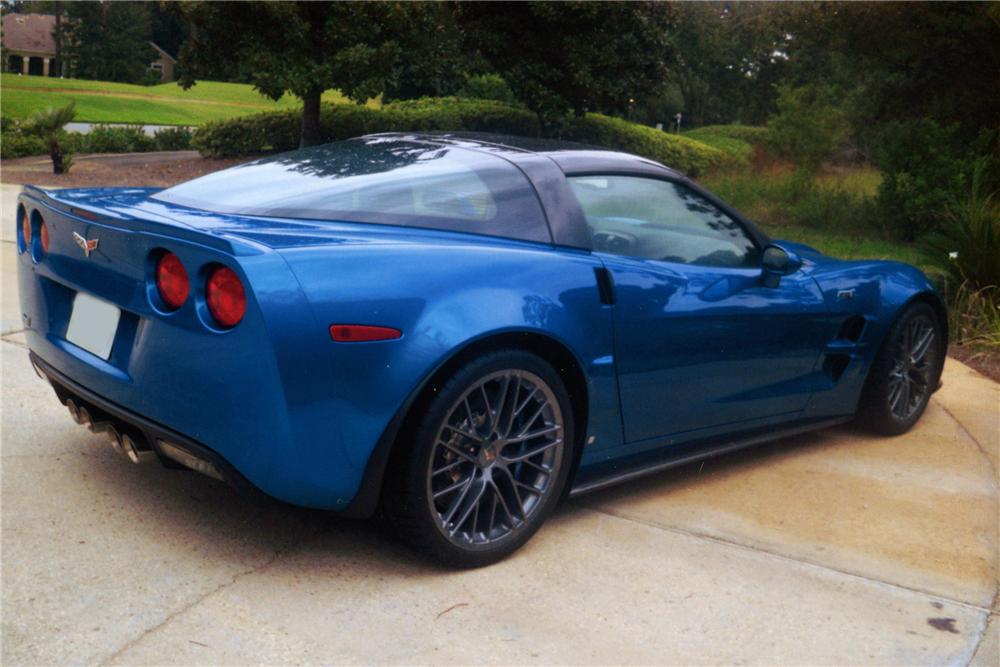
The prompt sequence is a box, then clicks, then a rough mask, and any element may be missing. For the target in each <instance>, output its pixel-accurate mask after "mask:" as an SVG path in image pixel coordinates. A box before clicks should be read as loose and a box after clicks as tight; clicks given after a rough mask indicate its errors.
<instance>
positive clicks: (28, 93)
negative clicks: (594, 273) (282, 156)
mask: <svg viewBox="0 0 1000 667" xmlns="http://www.w3.org/2000/svg"><path fill="white" fill-rule="evenodd" d="M323 100H324V101H326V102H345V101H346V100H345V99H344V97H343V96H342V95H340V94H339V93H338V92H337V91H334V90H330V91H327V92H326V93H324V94H323ZM70 102H75V103H76V120H78V121H88V122H99V123H144V124H150V125H201V124H202V123H205V122H207V121H210V120H219V119H223V118H231V117H233V116H243V115H246V114H251V113H255V112H257V111H273V110H275V109H286V108H293V107H297V106H299V105H300V104H301V103H300V102H299V100H298V99H297V98H295V97H293V96H291V95H285V96H284V97H282V98H281V99H279V100H277V101H273V100H270V99H268V98H266V97H264V96H263V95H260V94H259V93H257V92H256V91H254V90H253V87H252V86H250V85H248V84H242V83H219V82H215V81H201V82H199V83H197V84H196V85H195V86H193V87H192V88H191V89H189V90H182V89H181V87H180V86H178V85H177V84H176V83H163V84H160V85H156V86H136V85H132V84H127V83H111V82H107V81H84V80H82V79H56V78H48V77H40V76H21V75H16V74H3V75H0V113H2V115H3V116H5V117H9V118H27V117H28V116H30V115H31V114H33V113H35V112H36V111H41V110H44V109H46V108H48V107H60V106H65V105H67V104H69V103H70ZM369 104H377V102H376V101H372V102H369Z"/></svg>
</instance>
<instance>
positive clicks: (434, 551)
mask: <svg viewBox="0 0 1000 667" xmlns="http://www.w3.org/2000/svg"><path fill="white" fill-rule="evenodd" d="M572 424H573V420H572V407H571V404H570V400H569V396H568V394H567V392H566V389H565V387H564V386H563V383H562V381H561V380H560V378H559V376H558V374H556V372H555V371H554V370H553V369H552V367H551V366H549V365H548V364H547V363H546V362H545V361H543V360H542V359H540V358H539V357H537V356H535V355H533V354H530V353H527V352H522V351H518V350H503V351H498V352H493V353H490V354H488V355H485V356H483V357H481V358H479V359H476V360H474V361H472V362H471V363H469V364H467V365H466V366H464V367H463V368H461V369H460V370H459V371H457V372H456V373H455V374H454V375H453V376H452V377H451V379H450V380H448V381H447V382H446V383H445V384H444V386H443V387H442V388H441V390H440V391H438V392H437V395H436V396H435V398H434V399H433V400H432V401H431V403H430V405H429V406H428V408H427V410H426V412H425V414H424V415H423V418H422V419H421V420H420V424H419V426H418V427H417V428H416V431H415V437H414V439H413V441H412V442H410V443H403V446H407V444H408V445H409V448H408V450H406V451H405V452H400V456H398V457H397V460H396V461H395V465H396V466H397V470H396V471H395V474H394V475H393V477H392V480H391V484H392V486H393V487H395V488H391V489H388V495H387V498H386V504H387V510H388V513H389V517H390V520H391V521H392V523H393V524H394V526H395V527H396V529H397V532H398V533H399V534H400V536H401V537H402V538H403V540H404V541H405V542H407V543H408V544H410V545H411V546H413V547H415V548H416V549H418V550H420V551H422V552H424V553H426V554H428V555H430V556H431V557H433V558H435V559H436V560H439V561H441V562H444V563H446V564H449V565H453V566H459V567H477V566H481V565H487V564H489V563H493V562H495V561H497V560H500V559H501V558H503V557H505V556H507V555H508V554H510V553H511V552H513V551H514V550H515V549H517V548H518V547H520V546H521V545H523V544H524V543H525V542H526V541H527V540H528V538H530V537H531V536H532V535H533V534H534V532H535V531H536V530H538V528H539V526H540V525H541V524H542V522H543V521H544V520H545V518H546V517H547V516H548V515H549V513H551V511H552V509H553V508H554V507H555V505H556V503H557V502H558V499H559V497H560V495H561V493H562V490H563V487H564V486H565V484H566V478H567V477H568V474H569V469H570V464H571V462H572V449H573V429H572Z"/></svg>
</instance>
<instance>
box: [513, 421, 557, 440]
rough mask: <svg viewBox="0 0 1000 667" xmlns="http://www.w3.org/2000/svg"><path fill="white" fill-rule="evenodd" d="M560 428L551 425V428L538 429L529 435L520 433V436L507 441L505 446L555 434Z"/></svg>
mask: <svg viewBox="0 0 1000 667" xmlns="http://www.w3.org/2000/svg"><path fill="white" fill-rule="evenodd" d="M561 428H562V426H560V425H559V424H553V425H552V426H546V427H545V428H543V429H539V430H537V431H532V432H531V433H522V434H519V435H517V436H515V437H513V438H510V439H509V440H507V444H512V443H515V442H524V441H526V440H532V439H534V438H538V437H541V436H543V435H548V434H549V433H555V432H557V431H558V430H559V429H561Z"/></svg>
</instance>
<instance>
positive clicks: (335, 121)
mask: <svg viewBox="0 0 1000 667" xmlns="http://www.w3.org/2000/svg"><path fill="white" fill-rule="evenodd" d="M301 117H302V114H301V112H299V111H275V112H268V113H262V114H256V115H253V116H243V117H240V118H233V119H230V120H224V121H216V122H212V123H207V124H205V125H203V126H202V127H200V128H198V129H197V130H196V131H195V133H194V136H193V137H192V139H191V146H192V148H195V149H197V150H198V151H199V152H200V153H201V154H202V155H203V156H205V157H229V156H237V155H247V154H252V153H264V152H269V151H283V150H291V149H293V148H296V147H297V146H298V145H299V130H300V122H301ZM563 129H564V136H565V138H567V139H573V140H576V141H581V142H584V143H589V144H595V145H599V146H604V147H606V148H610V149H614V150H622V151H627V152H630V153H635V154H637V155H642V156H644V157H648V158H650V159H653V160H658V161H660V162H663V163H664V164H666V165H667V166H669V167H673V168H674V169H678V170H679V171H683V172H685V173H688V174H691V175H697V174H700V173H703V172H704V171H705V170H707V169H709V168H710V167H713V166H716V165H721V164H726V163H727V162H728V161H730V160H731V159H732V157H731V156H729V155H728V154H727V153H725V152H723V151H720V150H718V149H716V148H712V147H711V146H707V145H705V144H703V143H700V142H698V141H694V140H693V139H688V138H686V137H682V136H677V135H671V134H667V133H666V132H662V131H660V130H656V129H653V128H651V127H646V126H644V125H637V124H635V123H630V122H628V121H625V120H621V119H619V118H611V117H609V116H602V115H600V114H587V115H586V116H582V117H572V118H570V119H568V120H567V123H566V125H565V127H564V128H563ZM320 131H321V136H322V138H323V140H324V141H337V140H341V139H348V138H350V137H356V136H360V135H363V134H372V133H377V132H443V131H453V132H459V131H465V132H485V133H490V134H512V135H519V136H529V137H530V136H538V135H539V133H540V131H541V128H540V126H539V123H538V117H537V116H536V115H535V114H533V113H531V112H529V111H527V110H525V109H522V108H519V107H512V106H510V105H507V104H503V103H501V102H496V101H493V100H476V99H463V98H457V97H440V98H424V99H419V100H405V101H401V102H394V103H392V104H387V105H385V106H383V107H382V108H380V109H370V108H368V107H361V106H355V105H349V104H335V105H324V106H323V108H322V109H321V111H320Z"/></svg>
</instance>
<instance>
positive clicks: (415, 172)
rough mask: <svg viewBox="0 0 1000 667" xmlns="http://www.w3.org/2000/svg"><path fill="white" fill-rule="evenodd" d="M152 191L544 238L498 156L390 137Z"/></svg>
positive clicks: (529, 199) (213, 202)
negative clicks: (160, 190)
mask: <svg viewBox="0 0 1000 667" xmlns="http://www.w3.org/2000/svg"><path fill="white" fill-rule="evenodd" d="M153 198H154V199H158V200H160V201H165V202H169V203H173V204H179V205H182V206H189V207H192V208H197V209H202V210H207V211H214V212H218V213H235V214H241V215H253V216H265V217H280V218H302V219H308V220H330V221H344V222H361V223H375V224H386V225H403V226H408V227H424V228H429V229H444V230H449V231H460V232H470V233H474V234H488V235H493V236H505V237H509V238H515V239H522V240H526V241H540V242H546V243H548V242H550V241H551V236H550V234H549V230H548V226H547V225H546V222H545V217H544V214H543V213H542V209H541V206H540V204H539V203H538V198H537V197H536V195H535V193H534V190H533V189H532V187H531V185H530V183H528V181H527V179H526V178H525V176H524V175H523V174H522V173H521V172H520V170H518V169H517V168H516V167H514V166H513V165H512V164H510V163H509V162H507V161H506V160H503V159H502V158H499V157H496V156H494V155H489V154H485V153H478V152H475V151H470V150H466V149H462V148H456V147H452V146H436V145H431V144H423V143H419V142H416V141H407V140H400V139H398V138H379V137H370V138H366V139H352V140H350V141H341V142H336V143H332V144H327V145H324V146H317V147H315V148H308V149H304V150H299V151H294V152H291V153H283V154H281V155H276V156H273V157H268V158H264V159H261V160H257V161H255V162H250V163H248V164H245V165H240V166H238V167H233V168H231V169H226V170H224V171H220V172H216V173H214V174H209V175H207V176H203V177H201V178H197V179H195V180H192V181H188V182H186V183H181V184H180V185H177V186H174V187H172V188H169V189H167V190H164V191H162V192H160V193H157V194H156V195H154V196H153Z"/></svg>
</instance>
